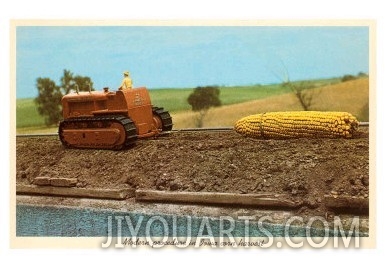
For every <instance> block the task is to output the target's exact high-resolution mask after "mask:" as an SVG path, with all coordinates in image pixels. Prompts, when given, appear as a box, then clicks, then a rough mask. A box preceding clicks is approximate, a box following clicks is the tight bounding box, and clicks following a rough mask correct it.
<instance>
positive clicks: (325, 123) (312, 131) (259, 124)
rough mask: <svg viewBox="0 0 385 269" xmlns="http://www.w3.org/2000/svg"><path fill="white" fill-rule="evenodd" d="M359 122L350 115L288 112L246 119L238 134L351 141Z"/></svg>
mask: <svg viewBox="0 0 385 269" xmlns="http://www.w3.org/2000/svg"><path fill="white" fill-rule="evenodd" d="M357 128H358V121H357V119H356V118H355V117H354V116H353V115H351V114H350V113H347V112H321V111H287V112H269V113H263V114H256V115H250V116H247V117H244V118H242V119H240V120H238V121H237V122H236V124H235V131H236V132H238V133H240V134H242V135H245V136H249V137H254V138H267V139H269V138H270V139H288V138H301V137H314V138H338V137H344V138H351V137H352V136H353V133H354V131H355V130H356V129H357Z"/></svg>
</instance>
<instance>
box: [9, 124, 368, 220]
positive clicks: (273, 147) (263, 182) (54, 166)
mask: <svg viewBox="0 0 385 269" xmlns="http://www.w3.org/2000/svg"><path fill="white" fill-rule="evenodd" d="M16 146H17V147H16V182H17V184H22V185H28V184H31V182H32V181H33V180H34V179H35V178H36V177H42V176H47V177H66V178H77V180H78V183H77V186H78V187H85V188H87V187H89V188H129V187H132V188H135V189H153V190H169V191H194V192H229V193H252V194H253V193H255V194H261V193H276V194H285V195H288V196H290V197H292V199H293V200H300V201H302V206H301V208H299V209H298V212H303V211H304V210H305V211H306V210H308V211H309V210H311V211H313V212H315V213H317V214H324V213H325V212H326V211H327V210H326V208H325V206H324V204H323V202H322V201H323V199H324V196H325V195H334V196H339V195H347V196H351V197H357V198H368V196H369V138H368V130H367V128H365V127H363V128H360V132H359V133H358V134H357V135H356V136H355V138H353V139H291V140H262V139H252V138H245V137H243V136H241V135H239V134H237V133H235V132H234V131H226V132H172V133H170V134H169V135H168V136H166V137H161V138H157V139H148V140H140V141H138V142H137V143H136V145H135V146H133V147H132V148H130V149H126V150H122V151H110V150H79V149H66V148H64V147H63V146H62V145H61V143H60V141H59V139H58V138H57V137H28V138H27V137H18V138H17V145H16Z"/></svg>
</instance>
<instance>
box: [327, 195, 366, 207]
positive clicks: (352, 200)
mask: <svg viewBox="0 0 385 269" xmlns="http://www.w3.org/2000/svg"><path fill="white" fill-rule="evenodd" d="M324 202H325V206H327V207H330V208H351V209H357V210H359V209H368V208H369V199H368V198H360V197H351V196H333V195H325V196H324Z"/></svg>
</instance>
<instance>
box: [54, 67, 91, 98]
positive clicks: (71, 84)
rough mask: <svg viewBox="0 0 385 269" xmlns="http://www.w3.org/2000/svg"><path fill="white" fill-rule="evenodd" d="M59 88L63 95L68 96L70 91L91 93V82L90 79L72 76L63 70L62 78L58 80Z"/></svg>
mask: <svg viewBox="0 0 385 269" xmlns="http://www.w3.org/2000/svg"><path fill="white" fill-rule="evenodd" d="M60 82H61V88H62V90H63V92H64V94H68V93H69V92H70V90H73V89H78V90H79V91H93V90H95V89H94V88H93V82H92V80H91V78H90V77H86V76H84V77H83V76H79V75H77V76H74V74H73V73H72V72H70V71H69V70H66V69H64V72H63V76H62V77H61V79H60Z"/></svg>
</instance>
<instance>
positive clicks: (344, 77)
mask: <svg viewBox="0 0 385 269" xmlns="http://www.w3.org/2000/svg"><path fill="white" fill-rule="evenodd" d="M354 79H356V77H355V76H353V75H344V76H343V77H342V78H341V81H342V82H345V81H349V80H354Z"/></svg>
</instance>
